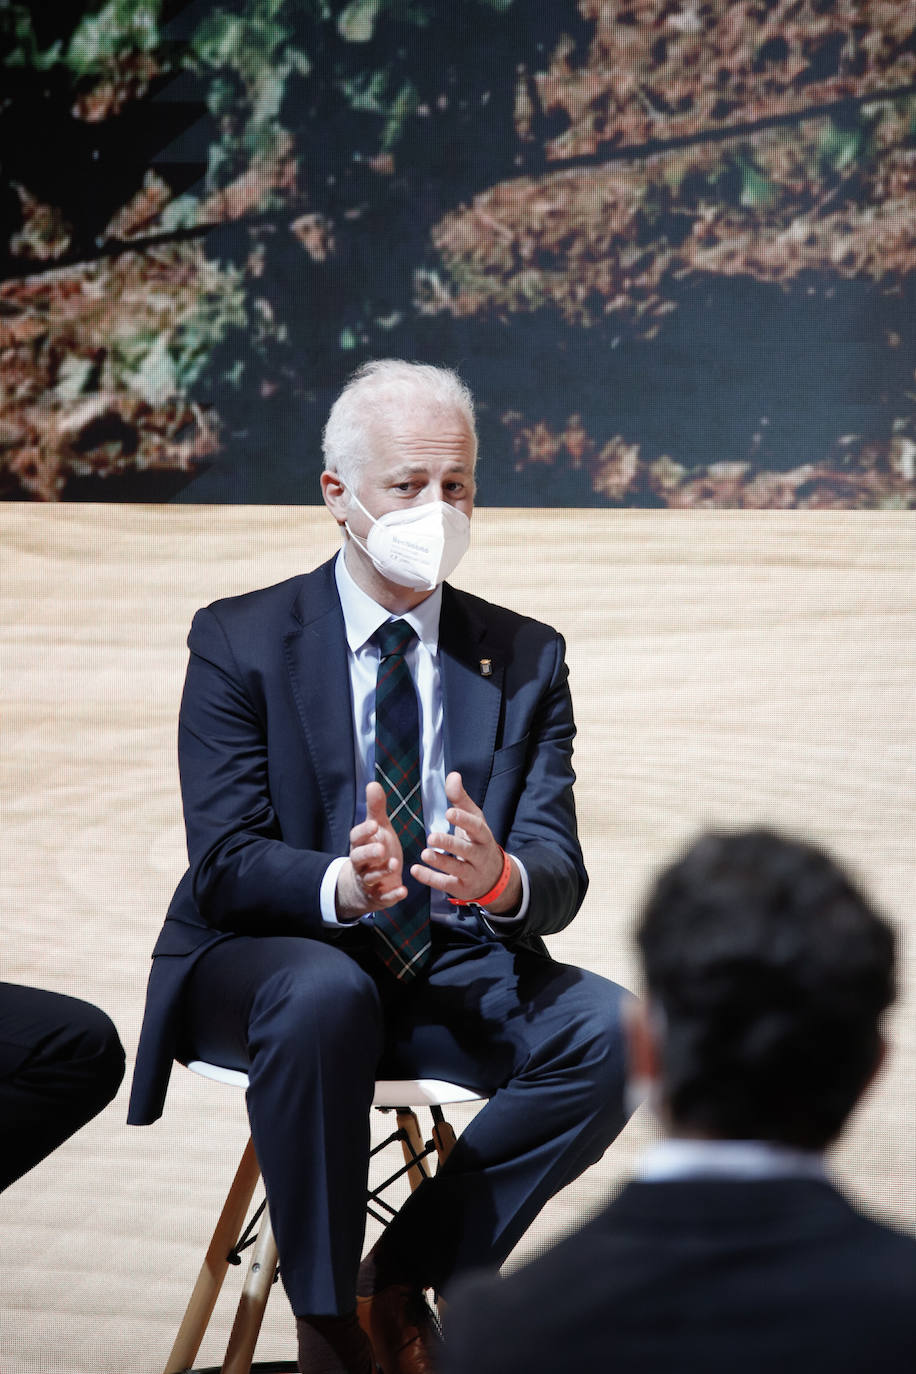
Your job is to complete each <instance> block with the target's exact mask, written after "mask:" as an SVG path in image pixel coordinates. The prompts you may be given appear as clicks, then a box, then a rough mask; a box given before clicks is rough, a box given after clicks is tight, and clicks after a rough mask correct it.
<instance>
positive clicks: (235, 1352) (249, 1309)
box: [222, 1207, 277, 1374]
mask: <svg viewBox="0 0 916 1374" xmlns="http://www.w3.org/2000/svg"><path fill="white" fill-rule="evenodd" d="M276 1272H277V1243H276V1241H275V1240H274V1233H273V1227H272V1226H271V1224H270V1212H269V1211H268V1209H267V1208H266V1207H265V1208H264V1213H263V1216H262V1217H261V1227H260V1230H259V1231H258V1238H257V1240H256V1241H255V1243H254V1248H253V1249H252V1252H251V1263H250V1264H249V1266H248V1273H247V1274H246V1275H245V1282H244V1284H243V1285H242V1296H241V1298H240V1299H239V1305H238V1309H237V1311H236V1314H235V1321H234V1322H233V1323H232V1333H231V1335H230V1336H229V1344H228V1345H227V1346H226V1358H225V1359H224V1360H223V1367H222V1374H249V1371H250V1369H251V1361H252V1360H253V1359H254V1348H255V1346H256V1345H257V1341H258V1333H259V1332H260V1330H261V1323H262V1321H263V1320H264V1309H265V1307H266V1306H267V1299H268V1297H269V1296H270V1290H271V1286H272V1284H273V1281H274V1276H275V1274H276Z"/></svg>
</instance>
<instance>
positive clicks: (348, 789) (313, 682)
mask: <svg viewBox="0 0 916 1374" xmlns="http://www.w3.org/2000/svg"><path fill="white" fill-rule="evenodd" d="M292 609H293V616H292V622H291V628H290V629H289V630H288V631H287V633H286V635H285V636H284V651H285V655H286V663H287V668H288V670H289V675H290V683H291V686H292V691H293V697H294V699H295V702H296V709H297V711H298V714H299V720H300V723H301V725H302V729H303V731H304V733H305V738H306V742H307V744H308V750H309V755H310V756H311V760H312V765H313V767H314V769H315V776H316V777H317V779H318V790H319V793H320V796H321V803H322V806H323V808H324V812H325V815H326V816H327V818H328V824H329V827H330V831H331V839H332V845H333V847H334V849H335V850H336V851H337V852H338V853H341V854H345V853H346V852H347V850H348V848H349V842H350V828H351V826H352V825H353V814H354V808H355V803H356V783H355V781H354V776H353V759H354V744H353V708H352V706H351V703H350V676H349V669H348V667H347V641H346V636H345V633H344V621H343V612H342V611H341V609H340V600H339V598H338V595H337V587H336V585H335V582H334V560H333V559H331V561H330V562H328V563H324V564H322V566H321V567H320V568H316V569H315V571H314V572H313V573H310V574H309V575H308V576H306V577H305V578H304V579H303V581H302V584H301V587H300V591H299V595H298V596H297V598H296V602H295V604H294V606H293V608H292Z"/></svg>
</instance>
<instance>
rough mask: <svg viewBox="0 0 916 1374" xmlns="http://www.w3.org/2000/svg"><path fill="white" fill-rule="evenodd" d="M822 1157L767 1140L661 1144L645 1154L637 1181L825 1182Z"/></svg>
mask: <svg viewBox="0 0 916 1374" xmlns="http://www.w3.org/2000/svg"><path fill="white" fill-rule="evenodd" d="M825 1176H826V1175H825V1172H824V1160H823V1156H822V1155H821V1154H820V1153H818V1151H816V1150H798V1149H793V1148H792V1147H791V1146H789V1145H776V1144H774V1143H773V1142H772V1141H769V1140H682V1139H672V1140H662V1141H659V1142H658V1144H656V1145H653V1146H652V1147H651V1148H650V1149H649V1150H648V1151H647V1152H646V1154H645V1156H644V1158H643V1160H642V1164H641V1166H640V1168H639V1169H638V1170H637V1177H638V1178H640V1179H642V1180H643V1181H644V1182H649V1183H659V1182H663V1181H666V1180H669V1179H678V1178H745V1179H747V1178H799V1177H801V1178H824V1177H825Z"/></svg>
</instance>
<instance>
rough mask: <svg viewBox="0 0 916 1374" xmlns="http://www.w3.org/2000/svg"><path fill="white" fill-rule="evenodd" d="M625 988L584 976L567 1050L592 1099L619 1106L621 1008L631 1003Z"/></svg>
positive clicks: (622, 1077)
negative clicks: (578, 1068)
mask: <svg viewBox="0 0 916 1374" xmlns="http://www.w3.org/2000/svg"><path fill="white" fill-rule="evenodd" d="M633 1000H634V999H633V994H632V993H630V992H627V990H626V988H622V987H620V986H619V985H618V984H617V983H612V982H610V981H609V980H608V979H606V978H601V977H599V976H598V975H597V974H587V975H585V977H584V981H583V984H582V986H581V988H580V989H579V995H578V997H577V999H576V1001H577V1007H576V1013H575V1016H574V1017H571V1021H570V1031H571V1035H570V1047H571V1050H572V1053H573V1054H574V1056H575V1057H576V1059H577V1062H578V1063H579V1064H580V1065H581V1068H582V1078H583V1083H584V1084H585V1085H588V1086H589V1087H590V1088H591V1090H592V1091H593V1093H594V1095H595V1097H596V1099H598V1100H599V1101H600V1100H605V1101H610V1100H612V1101H613V1102H614V1103H615V1104H616V1105H618V1106H619V1105H620V1104H621V1103H622V1101H623V1093H624V1085H625V1081H626V1067H627V1065H626V1061H627V1052H626V1032H625V1027H624V1017H625V1007H626V1004H627V1003H628V1002H630V1001H633Z"/></svg>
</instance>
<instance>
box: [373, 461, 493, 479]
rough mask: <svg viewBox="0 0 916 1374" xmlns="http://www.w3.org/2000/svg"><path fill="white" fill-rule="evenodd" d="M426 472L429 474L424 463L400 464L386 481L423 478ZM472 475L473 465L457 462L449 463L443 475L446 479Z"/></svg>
mask: <svg viewBox="0 0 916 1374" xmlns="http://www.w3.org/2000/svg"><path fill="white" fill-rule="evenodd" d="M428 472H429V466H428V464H426V463H424V462H416V463H402V464H401V466H400V467H397V468H395V469H394V470H393V471H392V473H391V475H390V477H389V479H388V480H389V481H391V482H398V481H401V480H402V479H403V478H405V477H425V476H426V475H427V474H428ZM473 475H474V465H473V463H459V462H455V463H450V464H449V465H448V467H447V468H446V469H445V473H444V476H446V477H447V476H460V477H473Z"/></svg>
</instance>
